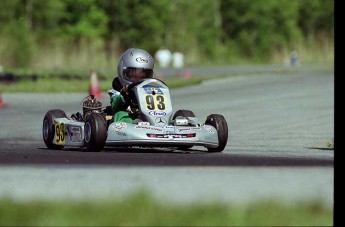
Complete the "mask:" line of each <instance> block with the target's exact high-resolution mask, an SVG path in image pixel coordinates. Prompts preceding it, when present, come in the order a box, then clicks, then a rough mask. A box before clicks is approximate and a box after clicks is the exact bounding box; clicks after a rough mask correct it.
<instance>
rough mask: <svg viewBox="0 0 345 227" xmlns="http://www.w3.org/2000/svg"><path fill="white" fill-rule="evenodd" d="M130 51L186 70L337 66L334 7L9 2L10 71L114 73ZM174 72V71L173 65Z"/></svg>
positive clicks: (5, 0)
mask: <svg viewBox="0 0 345 227" xmlns="http://www.w3.org/2000/svg"><path fill="white" fill-rule="evenodd" d="M129 47H137V48H142V49H145V50H147V51H149V52H150V53H151V54H152V55H153V56H154V55H155V53H157V51H158V50H160V49H167V50H169V51H170V52H171V53H175V52H178V53H182V54H183V56H184V58H183V59H184V64H185V65H188V66H199V65H204V66H205V65H229V64H231V65H239V64H242V65H245V64H283V63H284V61H287V59H289V58H290V55H291V53H292V52H294V51H295V52H296V53H298V56H299V58H300V59H303V62H304V63H325V62H326V63H332V62H333V60H334V1H333V0H279V1H278V0H255V1H253V0H240V1H239V0H188V1H186V0H159V1H157V0H114V1H110V0H45V1H43V0H1V2H0V65H1V66H2V68H4V69H7V71H10V70H14V69H16V70H17V69H23V70H25V69H26V70H34V71H41V70H48V71H54V70H61V69H64V70H65V69H73V70H79V69H85V68H87V70H89V69H90V68H112V70H113V71H114V70H115V68H116V64H117V59H118V58H119V56H120V54H121V53H122V52H123V51H125V50H126V49H127V48H129ZM167 67H170V66H167Z"/></svg>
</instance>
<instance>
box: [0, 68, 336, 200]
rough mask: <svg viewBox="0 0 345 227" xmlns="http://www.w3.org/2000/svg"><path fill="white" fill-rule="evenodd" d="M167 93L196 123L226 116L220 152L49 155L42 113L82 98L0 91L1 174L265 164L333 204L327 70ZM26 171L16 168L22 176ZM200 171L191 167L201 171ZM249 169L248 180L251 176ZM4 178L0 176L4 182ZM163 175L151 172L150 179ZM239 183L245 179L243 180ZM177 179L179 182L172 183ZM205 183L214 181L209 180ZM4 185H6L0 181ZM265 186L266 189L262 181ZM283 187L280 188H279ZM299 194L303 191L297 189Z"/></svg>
mask: <svg viewBox="0 0 345 227" xmlns="http://www.w3.org/2000/svg"><path fill="white" fill-rule="evenodd" d="M86 90H87V88H86ZM171 93H172V104H173V108H174V109H175V110H177V109H190V110H192V111H193V112H194V113H195V115H196V116H197V117H198V118H199V119H206V117H207V116H208V115H209V114H211V113H219V114H222V115H224V117H225V118H226V120H227V121H228V126H229V141H228V144H227V146H226V148H225V150H224V151H223V152H222V153H207V152H206V149H205V148H203V147H194V148H192V149H189V150H187V151H177V150H174V149H170V148H161V149H159V148H157V149H148V148H134V149H124V148H110V147H106V148H105V149H104V151H102V152H100V153H93V152H85V150H84V149H75V148H73V149H69V148H67V149H64V150H61V151H54V150H48V149H46V148H45V145H44V143H43V140H42V132H41V130H42V120H43V117H44V114H45V113H46V111H48V110H49V109H53V108H59V109H62V110H64V111H65V112H66V114H67V115H71V114H72V113H74V112H76V111H78V110H79V103H80V101H81V99H82V98H83V97H84V96H86V95H87V94H82V93H77V94H75V93H74V94H65V93H61V94H24V93H16V94H2V97H3V100H4V102H6V103H7V104H8V106H7V107H6V108H1V109H0V144H1V147H0V169H2V170H3V171H2V173H3V174H5V173H9V170H8V168H10V169H11V168H17V167H21V168H28V169H29V170H32V168H38V167H40V168H47V169H49V168H50V167H54V168H56V167H59V168H61V169H62V171H63V169H68V168H72V167H76V168H82V169H90V168H93V169H94V168H95V166H97V168H114V167H117V168H120V169H121V170H120V172H121V173H117V174H124V175H128V171H127V168H128V167H130V169H131V170H130V171H132V170H133V168H134V169H136V170H137V171H138V172H141V171H143V167H145V168H144V169H146V171H149V170H147V169H150V170H151V168H156V167H159V169H160V170H162V171H161V172H164V171H168V170H169V171H170V170H171V167H179V168H183V170H185V168H186V170H187V172H188V171H190V172H193V171H195V169H193V167H194V168H195V167H201V168H202V169H203V171H204V170H206V171H207V172H208V173H211V172H212V171H215V172H218V171H219V170H215V169H214V167H216V168H218V167H222V168H224V167H225V168H229V170H230V169H231V168H232V167H238V168H240V169H243V170H244V171H243V172H247V171H248V168H251V170H252V171H254V172H257V173H259V172H260V171H262V170H263V169H262V168H257V167H265V169H266V168H269V169H270V171H269V172H271V174H274V172H277V171H281V170H282V169H284V172H285V171H287V172H291V173H292V172H294V174H296V176H295V178H296V179H295V181H298V182H300V181H304V180H308V181H313V182H314V183H313V182H311V185H315V188H319V189H317V190H319V192H320V193H324V194H327V196H326V200H327V201H328V203H332V201H330V200H331V199H332V196H333V185H332V184H333V164H334V151H333V149H330V148H329V147H328V142H329V141H332V139H333V138H334V75H333V72H332V71H315V70H310V71H308V70H298V68H297V69H296V70H295V71H292V72H291V71H290V72H288V73H286V74H284V73H283V74H279V75H278V74H264V73H261V74H260V75H251V76H235V77H228V78H224V79H220V80H214V81H208V82H205V83H203V84H201V85H196V86H192V87H188V88H180V89H174V90H172V91H171ZM102 101H103V103H104V105H107V103H108V97H107V95H104V97H103V99H102ZM23 166H24V167H23ZM162 167H163V169H161V168H162ZM278 167H279V168H280V170H279V169H277V168H278ZM297 167H298V168H297ZM310 167H313V168H312V169H313V171H312V172H315V173H318V176H319V177H320V178H319V181H318V177H317V176H313V175H312V174H311V175H305V173H306V172H308V171H309V170H310ZM191 168H192V169H191ZM299 168H301V169H299ZM180 170H181V169H179V170H178V171H176V170H173V171H174V172H180ZM232 170H233V169H232ZM297 170H298V171H297ZM299 170H300V171H299ZM306 170H307V171H306ZM16 171H17V170H16ZM26 171H27V169H22V172H26ZM203 171H200V168H198V169H197V172H199V173H200V174H202V173H203ZM252 171H251V172H250V174H249V175H253V172H252ZM296 171H297V172H296ZM10 172H11V171H10ZM156 174H157V173H156ZM180 174H181V175H183V173H180ZM214 174H217V176H212V175H211V179H218V180H220V181H222V180H221V179H219V177H220V176H218V173H214ZM265 174H267V172H265ZM285 174H286V173H285ZM309 174H310V173H309ZM9 175H11V174H10V173H9ZM9 175H2V177H3V178H9ZM230 176H233V177H235V180H236V181H238V182H237V183H239V184H241V180H239V179H240V178H241V176H238V178H237V176H234V175H233V173H232V174H230V173H229V176H228V177H230ZM247 176H248V175H247ZM161 177H162V176H159V175H155V177H154V178H156V179H157V178H158V179H159V178H161ZM177 178H178V177H177ZM245 178H246V175H244V176H243V179H245ZM181 179H183V177H182V178H181ZM282 179H284V177H283V178H282ZM326 179H327V184H328V187H327V186H322V187H326V188H323V189H320V188H322V187H321V186H320V185H323V184H324V183H325V181H326ZM229 180H230V179H229ZM231 180H234V179H231ZM71 181H73V180H71ZM290 181H293V180H291V179H290V178H289V180H287V182H290ZM181 182H183V180H181ZM181 182H178V181H177V182H176V184H179V183H181ZM211 182H213V184H216V183H215V181H211ZM2 183H3V184H2V185H5V182H2ZM203 183H204V182H203ZM242 183H243V182H242ZM13 184H14V185H16V184H17V183H16V182H13ZM200 184H202V182H200ZM264 184H267V185H266V186H265V187H270V186H269V183H268V182H265V183H264ZM0 185H1V183H0ZM145 185H147V184H145ZM281 185H282V187H285V186H284V183H281ZM191 187H199V186H195V185H194V186H191ZM243 187H246V186H243ZM300 187H302V186H300ZM5 188H7V191H5V192H3V193H9V192H8V191H10V190H13V186H11V187H9V186H6V187H5ZM297 188H298V187H297ZM315 188H313V189H315ZM210 190H211V189H210ZM265 190H267V188H266V189H265ZM297 190H300V191H303V190H301V188H299V189H297ZM242 191H243V190H242ZM1 193H2V192H1V190H0V194H1ZM224 194H226V192H224ZM290 194H291V193H290ZM323 196H325V195H323ZM235 197H236V196H235ZM237 197H238V195H237ZM244 197H245V196H244ZM313 197H315V196H314V195H313ZM316 197H317V196H316Z"/></svg>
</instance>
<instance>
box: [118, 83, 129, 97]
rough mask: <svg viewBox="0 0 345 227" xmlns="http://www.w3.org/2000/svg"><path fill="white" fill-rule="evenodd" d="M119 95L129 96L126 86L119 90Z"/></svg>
mask: <svg viewBox="0 0 345 227" xmlns="http://www.w3.org/2000/svg"><path fill="white" fill-rule="evenodd" d="M120 93H121V95H127V96H128V95H129V90H128V85H125V86H123V87H122V88H121V91H120Z"/></svg>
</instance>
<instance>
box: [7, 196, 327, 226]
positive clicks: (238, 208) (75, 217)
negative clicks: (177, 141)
mask: <svg viewBox="0 0 345 227" xmlns="http://www.w3.org/2000/svg"><path fill="white" fill-rule="evenodd" d="M0 204H1V206H0V225H1V226H52V225H53V226H289V225H295V226H325V225H326V226H332V225H333V211H332V210H331V209H327V208H325V207H324V206H323V205H322V204H321V203H319V202H310V203H298V204H293V205H292V204H290V205H287V204H283V203H278V202H275V201H262V202H255V203H252V204H249V205H234V206H232V205H231V204H226V203H225V202H223V203H218V202H214V203H211V202H209V203H203V204H197V203H194V204H187V205H176V204H168V203H164V202H162V201H161V202H160V201H157V200H156V199H154V198H153V197H151V196H150V195H149V194H148V193H145V192H143V191H141V192H137V193H135V194H133V195H131V196H128V197H126V198H124V199H121V200H120V199H104V200H99V201H91V200H84V201H79V202H76V201H75V202H73V201H51V200H41V201H37V200H36V201H27V202H18V201H14V200H11V199H0Z"/></svg>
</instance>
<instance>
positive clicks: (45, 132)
mask: <svg viewBox="0 0 345 227" xmlns="http://www.w3.org/2000/svg"><path fill="white" fill-rule="evenodd" d="M48 135H49V123H48V120H47V119H44V121H43V138H44V139H45V140H48Z"/></svg>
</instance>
